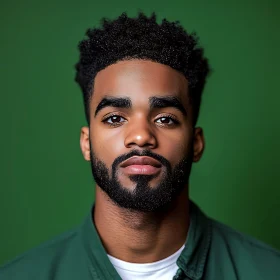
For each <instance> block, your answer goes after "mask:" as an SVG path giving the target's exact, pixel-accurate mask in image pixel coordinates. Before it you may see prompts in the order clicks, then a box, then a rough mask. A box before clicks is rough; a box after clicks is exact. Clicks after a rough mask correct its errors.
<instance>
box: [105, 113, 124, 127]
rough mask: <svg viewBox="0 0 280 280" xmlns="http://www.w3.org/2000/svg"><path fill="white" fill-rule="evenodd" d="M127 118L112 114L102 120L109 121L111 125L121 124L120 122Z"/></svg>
mask: <svg viewBox="0 0 280 280" xmlns="http://www.w3.org/2000/svg"><path fill="white" fill-rule="evenodd" d="M125 121H126V119H125V118H123V117H122V116H119V115H112V116H109V117H107V118H106V119H104V120H102V122H104V123H107V124H109V125H112V126H114V125H119V124H120V123H123V122H125Z"/></svg>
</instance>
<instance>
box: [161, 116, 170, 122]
mask: <svg viewBox="0 0 280 280" xmlns="http://www.w3.org/2000/svg"><path fill="white" fill-rule="evenodd" d="M161 122H162V123H169V118H166V117H162V118H161Z"/></svg>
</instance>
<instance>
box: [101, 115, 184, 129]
mask: <svg viewBox="0 0 280 280" xmlns="http://www.w3.org/2000/svg"><path fill="white" fill-rule="evenodd" d="M113 117H121V118H123V119H125V118H124V117H123V116H122V115H119V114H111V115H109V116H107V117H106V118H104V119H103V120H102V122H103V123H104V124H106V125H109V126H111V127H116V126H120V123H121V122H117V123H108V122H107V121H108V120H109V119H110V118H113ZM161 118H169V119H170V120H172V122H173V123H172V124H164V123H158V124H159V125H161V126H174V125H177V124H179V122H178V120H177V119H176V118H175V117H174V116H173V115H170V114H166V115H162V116H160V117H158V118H157V119H156V121H157V120H159V119H161Z"/></svg>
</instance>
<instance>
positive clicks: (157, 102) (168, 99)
mask: <svg viewBox="0 0 280 280" xmlns="http://www.w3.org/2000/svg"><path fill="white" fill-rule="evenodd" d="M149 101H150V107H151V108H166V107H173V108H176V109H178V110H179V111H181V113H182V114H183V115H187V111H186V110H185V108H184V106H183V104H182V103H181V102H180V101H179V100H178V99H177V98H176V97H174V96H162V97H158V96H152V97H150V98H149Z"/></svg>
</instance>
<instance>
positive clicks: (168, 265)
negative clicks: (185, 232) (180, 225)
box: [108, 244, 185, 280]
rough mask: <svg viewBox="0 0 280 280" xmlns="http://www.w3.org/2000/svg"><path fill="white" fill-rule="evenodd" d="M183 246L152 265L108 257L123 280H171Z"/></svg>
mask: <svg viewBox="0 0 280 280" xmlns="http://www.w3.org/2000/svg"><path fill="white" fill-rule="evenodd" d="M184 247H185V244H184V245H183V246H182V247H181V248H180V249H179V250H178V251H177V252H175V253H174V254H172V255H171V256H169V257H167V258H165V259H163V260H160V261H157V262H153V263H130V262H125V261H122V260H119V259H117V258H115V257H112V256H110V255H108V257H109V259H110V261H111V263H112V264H113V266H114V267H115V269H116V270H117V272H118V274H119V275H120V277H121V278H122V279H123V280H143V279H145V280H154V279H160V280H171V279H173V276H174V275H175V274H176V272H177V269H178V266H177V264H176V261H177V259H178V258H179V256H180V254H181V252H182V250H183V249H184Z"/></svg>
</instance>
